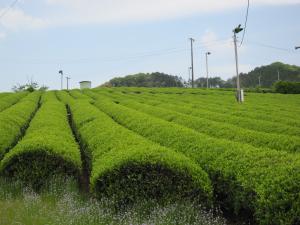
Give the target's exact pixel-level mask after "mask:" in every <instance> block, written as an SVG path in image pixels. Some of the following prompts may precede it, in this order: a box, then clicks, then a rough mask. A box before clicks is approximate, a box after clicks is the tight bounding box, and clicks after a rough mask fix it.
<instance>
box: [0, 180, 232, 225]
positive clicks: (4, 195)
mask: <svg viewBox="0 0 300 225" xmlns="http://www.w3.org/2000/svg"><path fill="white" fill-rule="evenodd" d="M46 187H47V188H46V189H43V190H41V192H39V193H36V192H34V191H33V190H31V189H30V188H26V187H23V186H22V185H21V183H18V182H13V181H9V180H4V179H1V180H0V208H1V210H0V224H1V225H2V224H3V225H10V224H22V225H52V224H53V225H57V224H60V225H71V224H72V225H73V224H74V225H75V224H76V225H81V224H82V225H94V224H95V225H96V224H97V225H102V224H103V225H107V224H112V225H114V224H122V225H127V224H128V225H131V224H132V225H138V224H156V225H160V224H161V225H165V224H168V225H172V224H191V225H192V224H195V225H196V224H197V225H226V224H227V222H226V221H225V219H223V218H222V217H220V216H219V213H217V212H213V211H205V210H203V209H202V208H201V206H199V205H194V204H192V203H189V202H176V203H173V204H167V205H159V204H158V203H156V202H150V201H147V202H146V201H142V202H139V203H138V204H136V205H133V206H131V207H128V208H126V209H123V210H122V211H120V210H116V209H115V208H114V207H113V205H114V204H113V203H112V202H111V200H110V199H105V200H102V201H98V200H96V199H94V198H92V197H89V196H86V195H85V194H82V193H80V191H79V190H78V188H77V184H76V181H73V180H70V179H64V178H55V179H52V180H51V181H49V183H48V185H46Z"/></svg>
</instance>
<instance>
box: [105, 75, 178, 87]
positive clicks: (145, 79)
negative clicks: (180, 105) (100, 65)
mask: <svg viewBox="0 0 300 225" xmlns="http://www.w3.org/2000/svg"><path fill="white" fill-rule="evenodd" d="M103 86H106V87H183V80H182V79H181V78H179V77H177V76H171V75H168V74H164V73H159V72H156V73H150V74H149V73H146V74H145V73H139V74H135V75H128V76H126V77H116V78H114V79H111V80H110V81H109V82H107V83H105V84H104V85H103Z"/></svg>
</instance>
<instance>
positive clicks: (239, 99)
mask: <svg viewBox="0 0 300 225" xmlns="http://www.w3.org/2000/svg"><path fill="white" fill-rule="evenodd" d="M243 30H244V29H243V28H242V27H241V24H240V25H239V26H238V27H236V28H234V29H233V41H234V52H235V67H236V87H237V101H238V102H243V94H242V90H241V85H240V77H239V62H238V61H239V59H238V51H237V37H236V35H237V34H238V33H240V32H241V31H243Z"/></svg>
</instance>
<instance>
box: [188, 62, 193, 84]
mask: <svg viewBox="0 0 300 225" xmlns="http://www.w3.org/2000/svg"><path fill="white" fill-rule="evenodd" d="M191 70H192V67H190V66H189V68H188V73H189V80H188V84H189V85H190V84H191Z"/></svg>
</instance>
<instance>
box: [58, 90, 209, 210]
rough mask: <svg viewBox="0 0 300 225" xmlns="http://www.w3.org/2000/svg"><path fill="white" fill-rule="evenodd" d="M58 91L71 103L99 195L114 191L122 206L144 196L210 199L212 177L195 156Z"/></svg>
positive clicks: (79, 136)
mask: <svg viewBox="0 0 300 225" xmlns="http://www.w3.org/2000/svg"><path fill="white" fill-rule="evenodd" d="M58 96H59V98H60V99H61V100H62V101H64V102H65V103H66V104H68V105H69V106H70V109H71V112H72V118H73V123H74V124H73V126H74V129H75V130H76V133H77V136H78V138H79V140H80V142H81V145H82V146H84V148H83V149H85V152H86V155H87V156H88V158H89V159H90V170H91V176H90V184H91V189H92V191H93V192H94V193H95V195H96V196H97V197H98V198H101V197H105V196H110V198H113V199H114V201H116V202H117V203H119V204H120V205H122V206H123V205H127V204H129V203H132V202H136V201H138V200H139V199H141V198H142V199H147V198H148V199H157V200H158V201H172V200H174V199H181V198H187V199H190V200H193V201H197V202H200V203H201V204H203V205H206V206H210V205H211V198H212V188H211V183H210V180H209V178H208V175H207V173H206V172H204V171H203V170H202V169H201V167H200V166H199V165H197V164H196V163H195V162H194V161H192V160H191V159H189V158H187V157H186V156H184V155H183V154H181V153H176V152H174V151H172V150H170V149H167V148H165V147H161V146H159V145H158V144H155V143H153V142H151V141H149V140H147V139H144V138H142V137H141V136H139V135H137V134H135V133H133V132H132V131H129V130H128V129H126V128H124V127H122V126H120V125H119V124H117V123H115V122H114V121H113V120H112V119H111V118H110V117H108V116H107V115H106V114H104V113H102V112H101V111H99V110H98V109H97V108H96V107H94V106H92V105H91V104H90V103H88V101H86V100H76V101H74V100H73V99H71V98H70V96H67V94H66V93H65V92H59V93H58Z"/></svg>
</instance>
